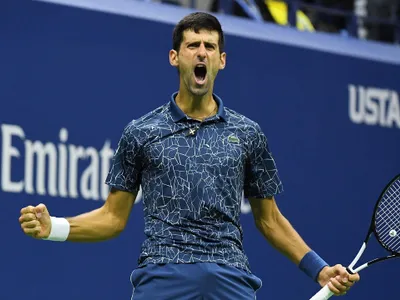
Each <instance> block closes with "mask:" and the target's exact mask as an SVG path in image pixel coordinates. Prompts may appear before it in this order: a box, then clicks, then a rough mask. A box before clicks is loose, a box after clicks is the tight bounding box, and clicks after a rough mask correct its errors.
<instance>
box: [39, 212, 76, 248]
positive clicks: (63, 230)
mask: <svg viewBox="0 0 400 300" xmlns="http://www.w3.org/2000/svg"><path fill="white" fill-rule="evenodd" d="M50 220H51V230H50V234H49V236H48V237H47V238H44V239H43V240H48V241H55V242H64V241H66V240H67V238H68V235H69V229H70V225H69V222H68V221H67V219H65V218H56V217H50Z"/></svg>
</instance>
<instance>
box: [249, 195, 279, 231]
mask: <svg viewBox="0 0 400 300" xmlns="http://www.w3.org/2000/svg"><path fill="white" fill-rule="evenodd" d="M249 202H250V205H251V210H252V212H253V216H254V221H255V222H256V224H257V227H258V226H267V227H273V224H276V223H277V222H278V219H279V217H280V216H281V212H280V211H279V208H278V206H277V204H276V201H275V199H274V197H271V198H264V199H255V198H250V199H249Z"/></svg>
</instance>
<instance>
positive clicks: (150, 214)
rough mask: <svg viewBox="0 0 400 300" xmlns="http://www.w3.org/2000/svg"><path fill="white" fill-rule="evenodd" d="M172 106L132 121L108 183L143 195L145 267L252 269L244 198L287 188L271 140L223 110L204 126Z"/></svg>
mask: <svg viewBox="0 0 400 300" xmlns="http://www.w3.org/2000/svg"><path fill="white" fill-rule="evenodd" d="M176 95H177V93H174V94H173V95H172V97H171V101H170V102H169V103H167V104H165V105H163V106H161V107H159V108H157V109H155V110H154V111H152V112H150V113H148V114H146V115H145V116H143V117H141V118H139V119H137V120H134V121H132V122H130V123H129V124H128V125H127V126H126V127H125V128H124V131H123V134H122V137H121V139H120V141H119V144H118V149H117V151H116V153H115V155H114V159H113V164H112V166H111V169H110V172H109V174H108V177H107V180H106V183H107V184H108V185H109V186H111V187H114V188H116V189H120V190H124V191H130V192H137V191H138V190H139V186H141V187H142V191H143V207H144V221H145V230H144V231H145V234H146V236H147V238H146V240H145V241H144V242H143V245H142V250H141V254H140V257H139V262H138V263H139V267H141V266H144V265H146V264H148V263H169V262H174V263H193V262H215V263H221V264H227V265H231V266H235V267H238V268H241V269H244V270H246V271H248V272H250V269H249V263H248V259H247V256H246V254H245V253H244V250H243V244H242V238H243V233H242V228H241V225H240V206H241V200H242V198H243V193H244V196H245V197H247V198H249V197H254V198H265V197H268V196H272V195H275V194H277V193H279V192H281V191H282V183H281V181H280V179H279V177H278V172H277V169H276V166H275V162H274V159H273V157H272V156H271V153H270V151H269V148H268V144H267V139H266V137H265V135H264V134H263V132H262V131H261V128H260V127H259V125H258V124H257V123H255V122H254V121H252V120H250V119H248V118H246V117H244V116H243V115H240V114H238V113H236V112H235V111H233V110H231V109H228V108H226V107H224V105H223V103H222V100H221V99H220V98H219V97H218V96H216V95H214V99H215V101H216V102H217V104H218V113H217V114H216V115H215V116H213V117H211V118H208V119H206V120H204V121H203V122H200V121H196V120H193V119H191V118H189V117H188V116H186V115H185V114H184V113H183V112H182V110H181V109H180V108H179V107H178V106H177V105H176V103H175V97H176Z"/></svg>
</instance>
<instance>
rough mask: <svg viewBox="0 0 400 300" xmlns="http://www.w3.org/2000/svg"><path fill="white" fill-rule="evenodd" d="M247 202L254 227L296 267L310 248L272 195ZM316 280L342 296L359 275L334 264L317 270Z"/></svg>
mask: <svg viewBox="0 0 400 300" xmlns="http://www.w3.org/2000/svg"><path fill="white" fill-rule="evenodd" d="M249 201H250V205H251V209H252V212H253V216H254V221H255V223H256V227H257V229H258V230H259V231H260V232H261V233H262V235H263V236H264V237H265V238H266V239H267V241H268V242H269V243H270V244H271V245H272V246H273V247H274V248H275V249H277V250H278V251H279V252H281V253H282V254H284V255H285V256H286V257H288V258H289V259H290V260H291V261H292V262H294V263H295V264H296V265H297V266H299V264H300V263H301V261H302V259H303V258H304V257H305V256H306V254H308V253H309V252H310V251H312V250H311V249H310V247H309V246H307V244H306V243H305V242H304V240H303V239H302V238H301V237H300V235H299V234H298V233H297V232H296V230H295V229H294V228H293V226H292V225H291V224H290V222H289V221H288V220H287V219H286V218H285V217H284V216H283V215H282V213H281V212H280V210H279V208H278V206H277V204H276V201H275V199H274V197H270V198H265V199H256V198H249ZM316 280H317V281H318V283H319V284H320V285H321V286H325V285H326V284H328V285H329V288H330V290H331V291H332V292H333V293H334V294H335V295H344V294H345V293H346V292H347V290H348V289H349V288H350V287H351V286H352V285H353V284H354V282H356V281H359V280H360V277H359V275H358V274H354V275H350V274H348V273H347V271H346V269H345V268H344V267H343V266H342V265H335V266H333V267H330V266H325V267H324V268H322V269H321V270H319V272H318V276H317V278H316Z"/></svg>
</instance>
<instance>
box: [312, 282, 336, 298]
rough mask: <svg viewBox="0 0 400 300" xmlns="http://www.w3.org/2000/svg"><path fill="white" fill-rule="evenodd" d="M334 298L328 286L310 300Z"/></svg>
mask: <svg viewBox="0 0 400 300" xmlns="http://www.w3.org/2000/svg"><path fill="white" fill-rule="evenodd" d="M332 296H333V293H332V292H331V290H330V289H329V287H328V285H325V286H324V287H323V288H322V289H320V290H319V292H318V293H316V294H315V295H314V296H313V297H312V298H311V299H310V300H327V299H329V298H330V297H332Z"/></svg>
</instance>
